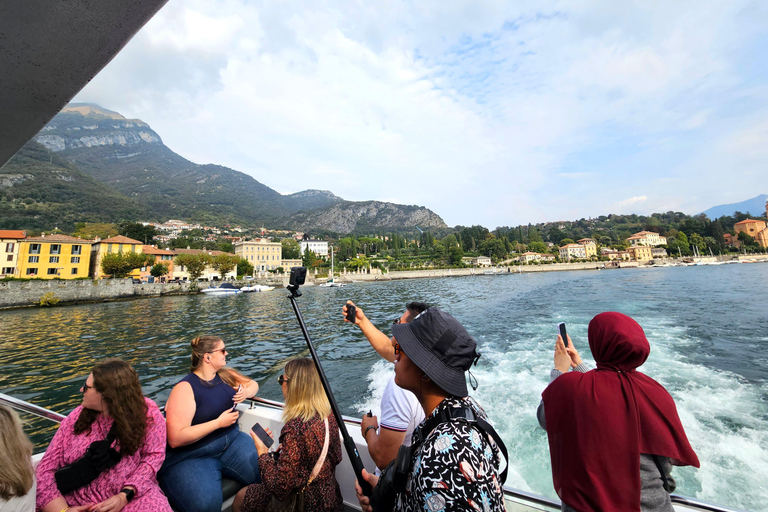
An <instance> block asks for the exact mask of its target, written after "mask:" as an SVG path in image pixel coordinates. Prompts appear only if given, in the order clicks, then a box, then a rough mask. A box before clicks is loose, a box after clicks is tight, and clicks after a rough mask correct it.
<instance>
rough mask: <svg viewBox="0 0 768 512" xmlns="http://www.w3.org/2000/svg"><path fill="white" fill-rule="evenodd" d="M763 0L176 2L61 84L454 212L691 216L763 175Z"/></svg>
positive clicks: (509, 216) (455, 216)
mask: <svg viewBox="0 0 768 512" xmlns="http://www.w3.org/2000/svg"><path fill="white" fill-rule="evenodd" d="M767 6H768V4H766V2H762V1H747V0H732V1H728V2H707V1H685V0H680V1H675V2H662V1H642V2H602V1H589V0H578V1H555V2H527V1H515V2H508V1H503V2H476V1H473V2H471V1H467V2H464V1H452V2H427V1H422V2H405V1H393V2H386V3H385V2H378V3H371V2H357V1H325V2H317V1H313V2H305V1H301V0H287V1H283V2H263V1H257V0H247V1H246V0H206V1H203V0H173V1H172V2H169V3H168V4H167V5H166V6H165V7H164V8H163V9H162V10H161V11H160V13H159V14H158V15H157V16H155V18H154V19H153V20H151V21H150V22H149V23H148V24H147V26H146V27H144V29H142V31H141V32H140V33H139V34H138V35H137V36H136V37H135V38H134V39H133V40H132V41H131V42H130V43H129V44H128V46H127V47H126V48H125V49H124V50H123V52H122V53H121V54H120V55H118V56H117V57H116V58H115V60H114V61H113V62H112V63H110V64H109V65H108V66H107V68H105V69H104V71H102V73H101V74H99V76H97V77H96V78H95V79H94V80H93V81H92V82H91V84H89V85H88V86H87V87H86V88H85V89H84V90H83V91H82V92H81V93H80V94H79V95H78V97H77V98H76V101H88V102H95V103H98V104H100V105H102V106H103V107H105V108H108V109H111V110H116V111H118V112H120V113H121V114H123V115H125V116H126V117H129V118H140V119H142V120H144V121H146V122H148V123H149V124H150V125H151V126H152V128H153V129H155V130H156V131H157V132H158V133H159V134H160V135H161V136H162V137H163V140H164V142H165V143H166V144H167V145H168V146H169V147H170V148H171V149H173V150H174V151H176V152H177V153H179V154H181V155H182V156H184V157H186V158H188V159H190V160H192V161H194V162H197V163H216V164H221V165H225V166H228V167H231V168H233V169H236V170H239V171H242V172H245V173H247V174H250V175H252V176H253V177H254V178H256V179H257V180H259V181H260V182H262V183H264V184H266V185H268V186H270V187H272V188H274V189H275V190H277V191H279V192H281V193H291V192H295V191H298V190H303V189H308V188H316V189H328V190H331V191H333V192H334V193H335V194H337V195H339V196H341V197H343V198H345V199H349V200H357V201H362V200H369V199H378V200H384V201H392V202H397V203H402V204H419V205H424V206H427V207H428V208H430V209H432V210H433V211H435V212H436V213H438V214H439V215H441V216H442V217H443V219H444V220H445V221H446V223H448V224H449V225H451V226H453V225H456V224H463V225H471V224H482V225H485V226H486V227H489V228H491V229H493V228H494V227H497V226H503V225H517V224H520V223H528V222H544V221H556V220H570V219H578V218H581V217H589V216H597V215H604V214H610V213H638V214H649V213H652V212H661V211H668V210H675V211H684V212H686V213H691V214H693V213H697V212H700V211H702V210H705V209H707V208H709V207H711V206H714V205H717V204H722V203H732V202H738V201H742V200H745V199H748V198H751V197H754V196H755V195H758V194H761V193H766V192H768V186H767V185H765V182H766V176H768V165H767V164H768V102H767V101H766V100H768V62H767V61H768V57H767V55H768V7H767ZM761 187H762V188H761Z"/></svg>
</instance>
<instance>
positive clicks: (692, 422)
mask: <svg viewBox="0 0 768 512" xmlns="http://www.w3.org/2000/svg"><path fill="white" fill-rule="evenodd" d="M637 320H638V322H639V323H640V324H641V325H643V327H644V328H645V331H646V334H647V336H648V338H649V340H650V343H651V347H652V350H651V356H650V358H649V360H648V361H647V362H646V363H645V364H644V365H643V366H642V368H641V370H642V371H643V372H644V373H646V374H647V375H649V376H651V377H652V378H654V379H656V380H657V381H658V382H660V383H661V384H662V385H663V386H664V387H665V388H666V389H667V390H668V391H669V392H670V394H671V395H672V396H673V398H674V399H675V402H676V404H677V408H678V412H679V414H680V418H681V421H682V423H683V426H684V427H685V430H686V433H687V435H688V438H689V440H690V441H691V444H692V446H693V448H694V450H695V451H696V453H697V455H698V456H699V459H700V461H701V468H700V469H695V468H690V467H684V468H675V469H674V471H673V476H674V477H675V478H676V480H677V484H678V487H677V490H676V493H678V494H681V495H685V496H691V497H695V498H698V499H701V500H703V501H707V502H711V503H715V504H721V505H728V506H732V507H737V508H743V509H747V510H761V509H765V503H766V502H768V486H766V485H765V475H766V474H768V407H766V404H765V403H764V401H763V400H762V398H761V397H763V396H766V395H768V390H767V389H766V387H765V385H764V384H755V383H750V382H747V381H745V380H744V379H742V378H741V377H740V376H738V375H736V374H733V373H730V372H726V371H722V370H716V369H712V368H708V367H706V366H703V365H701V364H696V363H693V362H690V361H689V360H688V358H686V357H685V356H683V355H681V353H680V352H678V350H677V349H679V348H681V347H690V346H694V347H695V344H696V343H697V340H694V339H691V338H690V337H689V336H687V334H686V331H685V329H684V328H682V327H679V326H675V325H673V324H672V323H671V322H670V323H665V322H663V321H659V320H658V319H653V318H637ZM555 323H556V322H555V321H553V322H551V323H549V322H547V323H540V324H538V325H531V326H518V327H517V329H518V331H519V330H523V331H524V332H523V333H520V332H516V333H515V336H516V337H518V338H519V339H520V340H521V341H518V342H515V343H510V342H507V341H506V340H484V341H485V343H483V342H481V351H482V352H483V354H484V355H483V359H481V361H482V360H485V364H484V365H480V366H478V367H477V370H476V371H473V373H474V374H475V375H476V376H477V379H478V381H479V384H480V385H479V388H478V390H477V391H476V392H474V393H472V394H473V395H474V396H475V397H476V398H477V399H478V401H479V402H480V403H481V404H482V405H483V406H484V407H485V408H486V411H487V412H488V413H489V416H490V418H491V420H492V423H493V424H494V425H495V426H496V428H497V429H498V430H499V432H500V434H501V436H502V438H503V439H504V440H505V443H506V444H507V448H508V450H509V452H510V459H511V469H510V476H509V478H508V480H507V484H508V485H511V486H512V487H517V488H521V489H524V490H531V491H533V492H536V493H540V494H544V495H546V496H550V497H556V495H555V492H554V490H553V488H552V478H551V473H550V471H551V466H550V459H549V449H548V444H547V438H546V433H545V432H544V431H543V429H541V428H540V427H539V425H538V421H537V420H536V408H537V406H538V404H539V401H540V399H541V392H542V391H543V390H544V388H545V387H546V385H547V383H548V381H549V373H550V370H551V369H552V357H553V348H554V335H553V334H552V332H553V329H552V326H553V325H555ZM521 334H522V335H521ZM569 334H571V335H572V337H573V338H574V340H576V346H577V348H579V349H580V350H581V352H582V356H583V358H584V360H585V361H586V362H587V363H588V364H589V365H590V366H591V367H594V361H593V360H592V358H591V355H590V353H589V348H588V346H587V343H586V325H582V326H580V327H579V326H577V325H569ZM525 340H527V341H525ZM581 340H583V341H581ZM478 341H481V340H478Z"/></svg>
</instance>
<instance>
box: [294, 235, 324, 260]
mask: <svg viewBox="0 0 768 512" xmlns="http://www.w3.org/2000/svg"><path fill="white" fill-rule="evenodd" d="M299 247H301V254H304V253H305V252H307V249H309V250H310V251H312V252H313V253H315V254H317V255H318V256H323V257H325V258H327V257H328V242H326V241H324V240H313V239H309V240H302V241H300V242H299Z"/></svg>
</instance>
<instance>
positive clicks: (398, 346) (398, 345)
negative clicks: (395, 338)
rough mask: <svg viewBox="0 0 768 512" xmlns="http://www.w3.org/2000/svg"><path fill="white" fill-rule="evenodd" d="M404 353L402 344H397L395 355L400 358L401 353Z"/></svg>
mask: <svg viewBox="0 0 768 512" xmlns="http://www.w3.org/2000/svg"><path fill="white" fill-rule="evenodd" d="M402 351H403V349H401V348H400V344H399V343H395V355H396V356H399V355H400V352H402Z"/></svg>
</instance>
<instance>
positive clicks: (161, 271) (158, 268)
mask: <svg viewBox="0 0 768 512" xmlns="http://www.w3.org/2000/svg"><path fill="white" fill-rule="evenodd" d="M149 273H150V275H151V276H152V277H162V276H164V275H166V274H167V273H168V266H167V265H164V264H163V263H155V264H154V265H152V268H151V269H149Z"/></svg>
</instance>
